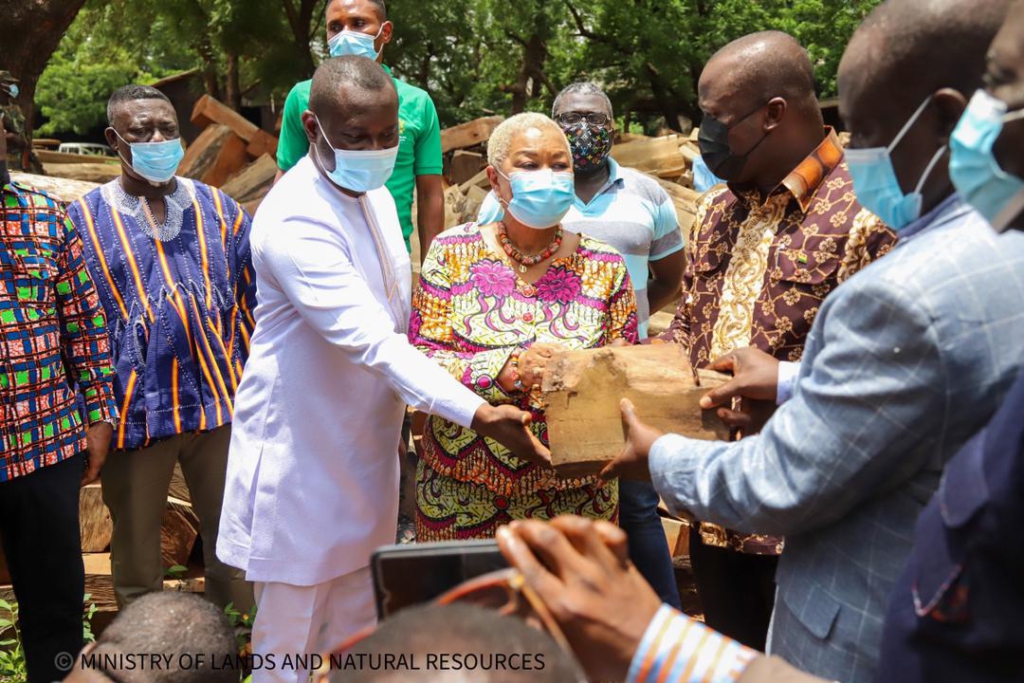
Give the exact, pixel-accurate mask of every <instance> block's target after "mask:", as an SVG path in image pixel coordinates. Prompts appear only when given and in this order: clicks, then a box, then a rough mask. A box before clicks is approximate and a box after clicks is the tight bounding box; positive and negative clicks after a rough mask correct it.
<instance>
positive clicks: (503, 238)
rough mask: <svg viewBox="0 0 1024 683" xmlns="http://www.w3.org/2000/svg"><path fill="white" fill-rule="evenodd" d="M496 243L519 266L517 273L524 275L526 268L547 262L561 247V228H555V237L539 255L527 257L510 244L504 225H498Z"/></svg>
mask: <svg viewBox="0 0 1024 683" xmlns="http://www.w3.org/2000/svg"><path fill="white" fill-rule="evenodd" d="M498 241H499V242H501V248H502V249H504V250H505V253H506V254H508V257H509V258H510V259H512V260H513V261H515V262H516V263H518V264H519V272H520V273H525V272H526V269H527V267H529V266H535V265H537V264H538V263H542V262H544V261H547V260H548V259H549V258H551V257H552V256H553V255H554V254H555V252H557V251H558V249H559V247H561V246H562V226H561V225H559V226H558V227H557V228H555V236H554V238H553V239H552V240H551V243H550V244H549V245H548V246H546V247H544V250H543V251H541V252H540V253H539V254H534V255H532V256H527V255H526V254H524V253H523V252H521V251H520V250H519V249H517V248H516V246H515V245H514V244H512V240H510V239H509V238H508V231H507V229H506V228H505V224H504V223H498Z"/></svg>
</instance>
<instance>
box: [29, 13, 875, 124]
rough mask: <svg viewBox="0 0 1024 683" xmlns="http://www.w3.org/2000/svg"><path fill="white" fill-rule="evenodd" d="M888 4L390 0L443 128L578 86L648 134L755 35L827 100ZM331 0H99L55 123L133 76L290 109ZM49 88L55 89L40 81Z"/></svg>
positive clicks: (57, 64) (51, 73) (406, 59)
mask: <svg viewBox="0 0 1024 683" xmlns="http://www.w3.org/2000/svg"><path fill="white" fill-rule="evenodd" d="M879 1H880V0H388V13H389V16H390V18H391V19H392V21H394V23H395V39H394V40H393V41H392V43H391V45H389V46H388V47H387V48H386V50H385V60H386V62H387V63H388V64H389V65H391V66H392V67H393V68H394V71H395V73H396V75H399V76H400V77H402V78H405V79H406V80H407V81H409V82H410V83H413V84H415V85H419V86H420V87H423V88H426V89H427V90H428V91H429V92H430V94H431V96H432V97H433V98H434V101H435V103H436V105H437V108H438V113H439V115H440V117H441V123H442V125H444V126H448V125H453V124H456V123H459V122H462V121H466V120H469V119H472V118H474V117H477V116H481V115H485V114H490V113H502V114H508V113H511V112H516V111H523V110H540V111H543V110H546V109H548V108H549V107H550V106H551V101H552V99H553V97H554V94H555V93H556V92H557V91H558V90H559V89H560V88H562V87H564V86H565V85H567V84H568V83H571V82H572V81H574V80H578V79H584V78H585V79H592V80H595V81H597V82H599V83H601V84H602V85H603V86H604V87H605V88H606V89H607V90H608V92H609V94H610V95H611V97H612V101H613V103H614V105H615V107H616V110H617V112H618V113H619V115H621V116H626V117H627V118H629V119H630V120H631V121H633V122H639V123H641V124H643V125H644V127H645V128H647V129H648V130H649V131H652V132H653V131H654V130H656V129H658V128H660V127H662V126H667V127H669V128H674V129H682V128H685V127H686V126H687V125H688V124H689V122H691V121H699V118H700V112H699V109H698V107H697V101H696V99H697V98H696V92H695V91H696V82H697V79H698V78H699V76H700V72H701V69H702V68H703V65H704V63H705V62H706V61H707V59H708V58H709V57H710V56H711V55H712V54H713V53H714V51H715V50H717V49H718V48H720V47H721V46H722V45H724V44H725V43H727V42H729V41H730V40H732V39H734V38H737V37H739V36H742V35H744V34H746V33H750V32H752V31H758V30H764V29H781V30H784V31H787V32H789V33H791V34H792V35H794V36H795V37H796V38H797V39H798V40H800V41H801V43H802V44H803V45H804V46H805V47H807V49H808V52H809V53H810V55H811V58H812V60H813V62H814V65H815V70H816V75H817V78H818V82H819V84H820V87H821V93H820V94H821V96H822V97H831V96H834V95H835V73H836V68H837V66H838V63H839V58H840V57H841V55H842V52H843V48H844V47H845V45H846V43H847V41H848V40H849V37H850V35H851V34H852V32H853V30H854V29H855V28H856V26H857V25H858V24H859V23H860V21H861V20H862V19H863V17H864V16H865V15H866V14H867V12H868V11H870V10H871V8H873V7H874V6H875V5H877V4H878V2H879ZM326 3H327V0H244V1H243V0H162V2H160V3H152V2H148V0H88V2H87V4H86V8H85V10H83V11H82V13H81V14H80V15H79V17H78V19H77V20H76V22H75V24H74V26H73V27H72V30H71V31H69V33H68V35H67V36H66V37H65V39H64V41H63V42H62V43H61V46H60V49H59V50H58V54H57V55H55V57H54V59H53V60H52V61H51V64H50V67H49V69H48V70H47V72H46V74H44V82H45V83H46V85H47V87H46V89H45V96H44V95H43V94H41V95H40V102H41V103H42V104H43V106H44V107H45V108H44V112H45V113H46V115H47V116H49V117H51V125H50V126H49V130H70V129H74V130H82V129H83V128H88V127H90V125H94V124H95V122H96V120H97V116H99V115H100V113H101V112H102V106H101V104H100V103H101V102H102V100H103V99H105V94H104V93H109V91H110V89H111V86H112V85H113V84H118V83H121V82H126V80H129V79H132V78H134V79H135V80H139V79H146V78H149V79H155V78H159V77H161V76H163V75H166V74H167V73H169V72H172V71H175V70H180V69H185V68H199V69H201V70H202V72H203V74H204V84H205V87H206V89H207V91H208V92H211V93H212V94H214V95H216V96H218V97H220V98H221V99H223V100H225V101H226V102H228V103H229V104H234V105H237V103H238V101H239V100H240V96H241V94H242V93H245V92H250V93H257V92H258V93H262V96H263V97H269V96H271V95H272V96H273V97H274V98H275V100H276V101H278V102H280V101H281V100H282V99H283V96H284V95H285V94H286V93H287V91H288V89H289V88H290V86H291V85H292V84H293V83H294V82H295V81H297V80H299V79H301V78H308V77H309V76H310V75H311V73H312V71H313V68H314V67H315V65H316V64H317V63H318V62H319V60H320V59H322V58H323V56H324V53H325V42H324V24H323V13H324V10H325V7H326ZM41 87H42V85H41Z"/></svg>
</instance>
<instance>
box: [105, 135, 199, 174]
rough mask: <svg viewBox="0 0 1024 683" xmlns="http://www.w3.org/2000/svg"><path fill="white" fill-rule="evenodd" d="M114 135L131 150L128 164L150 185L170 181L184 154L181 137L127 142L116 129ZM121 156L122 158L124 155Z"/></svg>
mask: <svg viewBox="0 0 1024 683" xmlns="http://www.w3.org/2000/svg"><path fill="white" fill-rule="evenodd" d="M114 135H117V137H118V139H119V140H120V141H121V142H123V143H124V144H126V145H128V147H129V148H131V150H132V160H131V163H130V164H128V165H129V166H131V167H132V170H133V171H135V172H136V173H138V174H139V175H140V176H142V177H143V178H145V179H146V180H148V181H149V183H150V184H151V185H163V184H165V183H167V182H168V181H170V179H171V178H173V177H174V172H175V171H177V170H178V164H180V163H181V160H182V158H183V157H184V156H185V149H184V148H183V147H182V146H181V138H174V139H172V140H164V141H163V142H128V141H127V140H125V139H124V138H122V137H121V136H120V134H118V132H117V131H116V130H115V131H114ZM121 158H122V159H124V155H121ZM125 161H126V162H127V161H128V160H127V159H125Z"/></svg>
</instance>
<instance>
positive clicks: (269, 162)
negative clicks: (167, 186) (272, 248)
mask: <svg viewBox="0 0 1024 683" xmlns="http://www.w3.org/2000/svg"><path fill="white" fill-rule="evenodd" d="M192 123H193V124H195V125H196V126H198V127H200V128H202V129H203V132H202V133H200V134H199V137H197V138H196V139H195V141H194V142H193V143H192V144H191V145H189V146H188V149H187V150H186V151H185V158H184V159H182V160H181V165H180V166H178V175H180V176H184V177H186V178H193V179H195V180H199V181H202V182H204V183H206V184H207V185H213V186H214V187H219V188H221V189H222V190H223V191H224V194H226V195H228V196H229V197H231V198H232V199H234V200H235V201H237V202H238V203H240V204H242V205H243V206H244V207H245V208H246V209H248V210H249V212H250V213H252V212H254V211H255V210H256V207H258V206H259V203H260V202H261V201H262V200H263V197H265V196H266V194H267V192H269V191H270V187H271V186H272V185H273V184H274V176H275V175H276V174H277V162H276V160H275V155H276V154H277V138H276V137H274V136H273V135H271V134H270V133H268V132H266V131H264V130H262V129H260V128H259V126H257V125H256V124H254V123H252V122H251V121H249V120H248V119H246V118H245V117H244V116H242V115H241V114H239V113H238V112H236V111H234V110H233V109H231V108H230V107H228V106H226V105H224V104H222V103H221V102H218V101H217V100H216V99H214V98H213V97H210V96H209V95H204V96H203V97H201V98H200V99H199V101H198V102H196V105H195V108H194V109H193V110H192Z"/></svg>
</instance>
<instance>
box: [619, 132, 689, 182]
mask: <svg viewBox="0 0 1024 683" xmlns="http://www.w3.org/2000/svg"><path fill="white" fill-rule="evenodd" d="M682 142H683V139H682V138H680V137H679V136H678V135H667V136H665V137H661V138H651V139H649V140H635V141H633V142H627V143H625V144H622V145H615V146H614V147H612V157H614V158H615V161H617V162H619V163H620V164H622V165H623V166H629V167H630V168H635V169H637V170H639V171H646V172H647V173H651V174H653V175H656V176H658V177H659V178H675V177H679V176H680V175H682V173H683V171H685V170H686V159H685V158H683V155H682V154H681V153H680V152H679V145H680V144H682Z"/></svg>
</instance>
